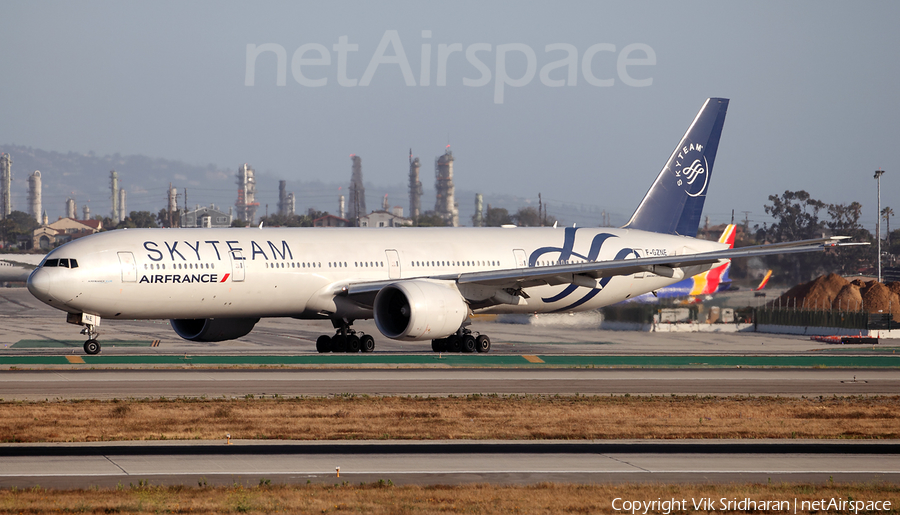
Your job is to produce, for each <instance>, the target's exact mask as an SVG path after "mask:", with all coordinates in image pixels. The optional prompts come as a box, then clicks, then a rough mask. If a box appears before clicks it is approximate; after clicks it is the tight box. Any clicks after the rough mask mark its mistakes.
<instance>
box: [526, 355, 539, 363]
mask: <svg viewBox="0 0 900 515" xmlns="http://www.w3.org/2000/svg"><path fill="white" fill-rule="evenodd" d="M522 357H523V358H525V361H527V362H529V363H543V362H544V360H542V359H541V358H539V357H537V356H522Z"/></svg>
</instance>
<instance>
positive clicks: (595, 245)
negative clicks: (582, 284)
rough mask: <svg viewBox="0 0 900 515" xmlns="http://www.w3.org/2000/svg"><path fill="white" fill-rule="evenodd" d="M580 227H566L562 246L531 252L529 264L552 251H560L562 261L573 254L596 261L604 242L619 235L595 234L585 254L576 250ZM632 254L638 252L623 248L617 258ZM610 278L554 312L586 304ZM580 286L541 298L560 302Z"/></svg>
mask: <svg viewBox="0 0 900 515" xmlns="http://www.w3.org/2000/svg"><path fill="white" fill-rule="evenodd" d="M578 229H579V228H578V227H566V229H565V231H566V232H565V237H564V238H563V245H562V247H541V248H539V249H536V250H535V251H534V252H532V253H531V256H530V257H529V258H528V266H532V267H533V266H535V265H536V264H537V262H538V260H539V259H540V257H541V256H543V255H544V254H548V253H551V252H559V260H560V261H567V260H569V259H570V258H572V256H575V257H578V258H581V259H584V260H587V261H596V260H597V257H598V256H599V255H600V249H601V248H603V244H604V243H606V241H607V240H608V239H610V238H618V236H616V235H614V234H610V233H600V234H598V235H596V236H594V238H593V240H591V248H590V250H589V251H588V254H587V255H586V256H585V255H582V254H579V253H577V252H575V235H576V234H577V231H578ZM631 255H634V256H635V257H637V254H636V253H635V252H634V250H632V249H622V250H620V251H619V252H618V253H617V254H616V257H615V260H617V261H620V260H623V259H626V258H627V257H628V256H631ZM610 280H612V277H604V278H603V279H601V280H600V287H599V288H592V289H591V291H589V292H587V294H585V295H584V296H583V297H582V298H580V299H578V300H576V301H575V302H573V303H572V304H569V305H568V306H565V307H562V308H559V309H556V310H554V311H553V313H557V312H560V311H567V310H570V309H573V308H576V307H578V306H580V305H582V304H584V303H585V302H587V301H589V300H591V299H593V298H594V297H596V296H597V294H598V293H600V291H601V290H602V289H603V288H605V287H606V285H607V284H609V281H610ZM578 288H579V286H575V285H574V284H570V285H569V286H567V287H566V288H565V289H563V291H561V292H559V293H557V294H556V295H554V296H552V297H544V298H542V299H541V300H542V301H544V302H546V303H552V302H558V301H560V300H563V299H565V298H566V297H568V296H569V295H571V294H573V293H574V292H575V290H577V289H578Z"/></svg>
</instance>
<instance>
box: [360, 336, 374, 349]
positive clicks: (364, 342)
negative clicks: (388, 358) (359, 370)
mask: <svg viewBox="0 0 900 515" xmlns="http://www.w3.org/2000/svg"><path fill="white" fill-rule="evenodd" d="M359 347H360V349H362V351H363V352H373V351H374V350H375V338H372V336H370V335H368V334H367V335H364V336H363V337H362V338H360V339H359Z"/></svg>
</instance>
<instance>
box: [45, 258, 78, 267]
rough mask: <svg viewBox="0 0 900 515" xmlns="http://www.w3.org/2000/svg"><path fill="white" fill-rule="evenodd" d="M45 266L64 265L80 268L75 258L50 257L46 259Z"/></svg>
mask: <svg viewBox="0 0 900 515" xmlns="http://www.w3.org/2000/svg"><path fill="white" fill-rule="evenodd" d="M43 266H45V267H63V268H78V261H76V260H74V259H48V260H46V261H44V265H43Z"/></svg>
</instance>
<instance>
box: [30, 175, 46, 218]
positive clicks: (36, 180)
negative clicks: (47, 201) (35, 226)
mask: <svg viewBox="0 0 900 515" xmlns="http://www.w3.org/2000/svg"><path fill="white" fill-rule="evenodd" d="M28 208H29V210H30V211H31V216H33V217H34V221H35V222H37V223H41V214H43V213H42V211H41V172H40V170H35V171H34V173H33V174H31V175H30V176H29V177H28Z"/></svg>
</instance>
